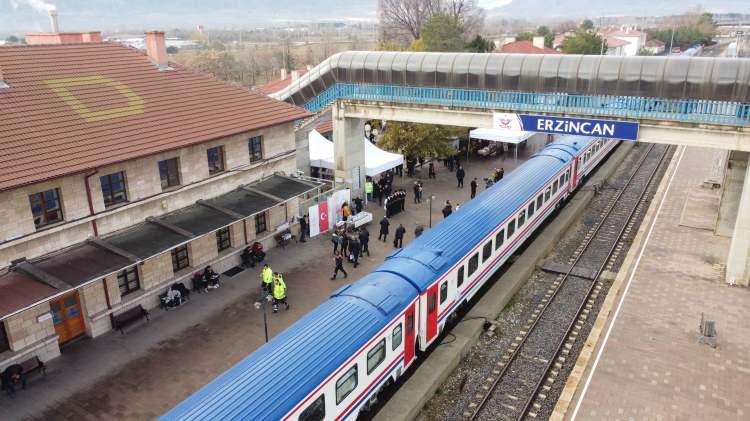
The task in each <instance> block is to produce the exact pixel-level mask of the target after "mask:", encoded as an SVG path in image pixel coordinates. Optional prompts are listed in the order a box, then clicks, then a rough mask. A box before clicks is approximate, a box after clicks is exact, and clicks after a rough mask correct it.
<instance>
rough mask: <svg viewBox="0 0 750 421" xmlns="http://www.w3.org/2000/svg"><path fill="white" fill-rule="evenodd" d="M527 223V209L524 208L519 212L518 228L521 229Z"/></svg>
mask: <svg viewBox="0 0 750 421" xmlns="http://www.w3.org/2000/svg"><path fill="white" fill-rule="evenodd" d="M525 223H526V211H525V210H522V211H521V212H520V213H519V214H518V228H519V229H520V228H521V227H522V226H523V224H525Z"/></svg>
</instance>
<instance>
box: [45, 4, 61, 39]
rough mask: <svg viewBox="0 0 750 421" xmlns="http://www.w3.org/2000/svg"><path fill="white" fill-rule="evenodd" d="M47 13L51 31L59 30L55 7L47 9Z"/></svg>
mask: <svg viewBox="0 0 750 421" xmlns="http://www.w3.org/2000/svg"><path fill="white" fill-rule="evenodd" d="M47 14H48V15H49V23H50V25H52V32H55V33H57V32H60V28H59V27H58V25H57V9H52V8H50V9H48V10H47Z"/></svg>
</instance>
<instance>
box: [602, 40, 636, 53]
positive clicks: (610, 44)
mask: <svg viewBox="0 0 750 421" xmlns="http://www.w3.org/2000/svg"><path fill="white" fill-rule="evenodd" d="M604 40H605V41H606V42H607V55H608V56H624V55H626V54H625V47H626V46H628V45H630V43H629V42H627V41H624V40H621V39H619V38H615V37H606V38H604Z"/></svg>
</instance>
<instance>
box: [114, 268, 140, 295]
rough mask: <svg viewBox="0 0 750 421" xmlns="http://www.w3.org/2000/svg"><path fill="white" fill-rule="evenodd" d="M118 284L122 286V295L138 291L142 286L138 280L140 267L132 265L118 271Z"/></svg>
mask: <svg viewBox="0 0 750 421" xmlns="http://www.w3.org/2000/svg"><path fill="white" fill-rule="evenodd" d="M117 284H118V285H119V286H120V295H121V296H123V297H124V296H126V295H128V294H130V293H131V292H133V291H137V290H138V289H139V288H140V287H141V285H140V283H139V282H138V268H137V267H136V266H132V267H129V268H127V269H125V270H123V271H122V272H120V273H118V274H117Z"/></svg>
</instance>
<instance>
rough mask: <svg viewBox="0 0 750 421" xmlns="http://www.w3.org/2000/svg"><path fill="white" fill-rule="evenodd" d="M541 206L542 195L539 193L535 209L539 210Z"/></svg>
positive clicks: (542, 201) (542, 202)
mask: <svg viewBox="0 0 750 421" xmlns="http://www.w3.org/2000/svg"><path fill="white" fill-rule="evenodd" d="M542 204H544V194H543V193H540V194H539V197H537V198H536V208H537V209H541V208H542Z"/></svg>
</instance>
